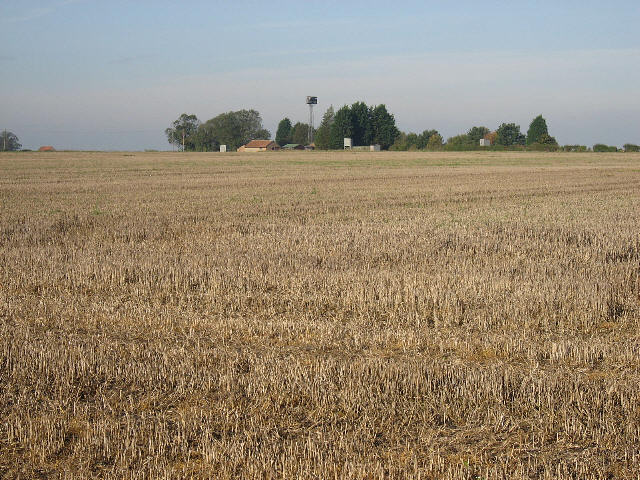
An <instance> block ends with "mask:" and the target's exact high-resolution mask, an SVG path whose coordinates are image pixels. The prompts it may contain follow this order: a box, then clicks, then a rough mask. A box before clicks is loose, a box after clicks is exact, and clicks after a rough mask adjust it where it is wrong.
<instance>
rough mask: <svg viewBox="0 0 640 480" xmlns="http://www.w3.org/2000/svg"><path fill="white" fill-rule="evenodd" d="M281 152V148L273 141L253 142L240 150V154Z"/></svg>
mask: <svg viewBox="0 0 640 480" xmlns="http://www.w3.org/2000/svg"><path fill="white" fill-rule="evenodd" d="M274 150H280V146H279V145H278V144H277V143H276V142H274V141H273V140H251V141H250V142H249V143H247V144H246V145H243V146H241V147H240V148H238V151H239V152H268V151H274Z"/></svg>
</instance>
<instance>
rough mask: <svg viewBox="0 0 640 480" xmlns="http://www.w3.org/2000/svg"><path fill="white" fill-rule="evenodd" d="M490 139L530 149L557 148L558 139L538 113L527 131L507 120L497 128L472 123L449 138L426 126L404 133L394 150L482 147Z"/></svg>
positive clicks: (498, 146)
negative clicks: (426, 128) (483, 142)
mask: <svg viewBox="0 0 640 480" xmlns="http://www.w3.org/2000/svg"><path fill="white" fill-rule="evenodd" d="M482 139H485V140H487V144H488V145H491V146H493V148H495V149H509V148H510V149H525V148H526V149H529V150H557V149H558V148H559V145H558V142H557V141H556V139H555V138H554V137H552V136H551V135H550V134H549V129H548V127H547V121H546V120H545V119H544V117H543V116H542V115H538V116H537V117H536V118H534V119H533V121H532V122H531V124H530V125H529V130H528V131H527V134H526V135H525V134H524V133H522V131H521V130H520V125H516V124H515V123H503V124H502V125H500V126H499V127H498V128H497V129H496V130H495V131H491V130H489V128H487V127H485V126H474V127H471V128H470V129H469V130H468V131H467V132H466V133H462V134H459V135H455V136H453V137H450V138H448V139H447V141H446V142H445V141H444V140H443V138H442V135H440V133H438V131H437V130H425V131H424V132H422V133H420V134H417V133H408V134H407V133H401V134H400V136H399V137H398V139H397V140H396V142H395V143H394V144H393V145H392V146H391V149H392V150H449V151H464V150H478V149H481V148H486V147H481V146H480V140H482Z"/></svg>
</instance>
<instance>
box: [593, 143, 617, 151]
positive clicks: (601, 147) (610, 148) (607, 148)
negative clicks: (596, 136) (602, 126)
mask: <svg viewBox="0 0 640 480" xmlns="http://www.w3.org/2000/svg"><path fill="white" fill-rule="evenodd" d="M593 151H594V152H617V151H618V147H614V146H610V145H605V144H604V143H596V144H595V145H594V146H593Z"/></svg>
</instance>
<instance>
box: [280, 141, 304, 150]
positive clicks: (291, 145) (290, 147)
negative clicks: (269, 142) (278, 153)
mask: <svg viewBox="0 0 640 480" xmlns="http://www.w3.org/2000/svg"><path fill="white" fill-rule="evenodd" d="M304 148H305V147H304V145H300V144H299V143H287V144H286V145H285V146H284V147H282V149H283V150H304Z"/></svg>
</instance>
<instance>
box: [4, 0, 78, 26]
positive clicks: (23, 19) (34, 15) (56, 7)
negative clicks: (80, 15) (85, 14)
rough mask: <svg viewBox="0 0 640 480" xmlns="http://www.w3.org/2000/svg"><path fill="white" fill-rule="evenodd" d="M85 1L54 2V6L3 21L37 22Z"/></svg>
mask: <svg viewBox="0 0 640 480" xmlns="http://www.w3.org/2000/svg"><path fill="white" fill-rule="evenodd" d="M82 1H84V0H61V1H59V2H53V4H52V5H49V6H46V7H35V8H29V9H27V10H26V11H25V12H24V13H23V14H21V15H14V16H10V17H5V18H2V19H1V20H2V21H4V22H6V23H20V22H28V21H30V20H36V19H38V18H41V17H45V16H47V15H50V14H52V13H54V12H56V11H57V10H59V9H61V8H63V7H66V6H67V5H71V4H73V3H80V2H82Z"/></svg>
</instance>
